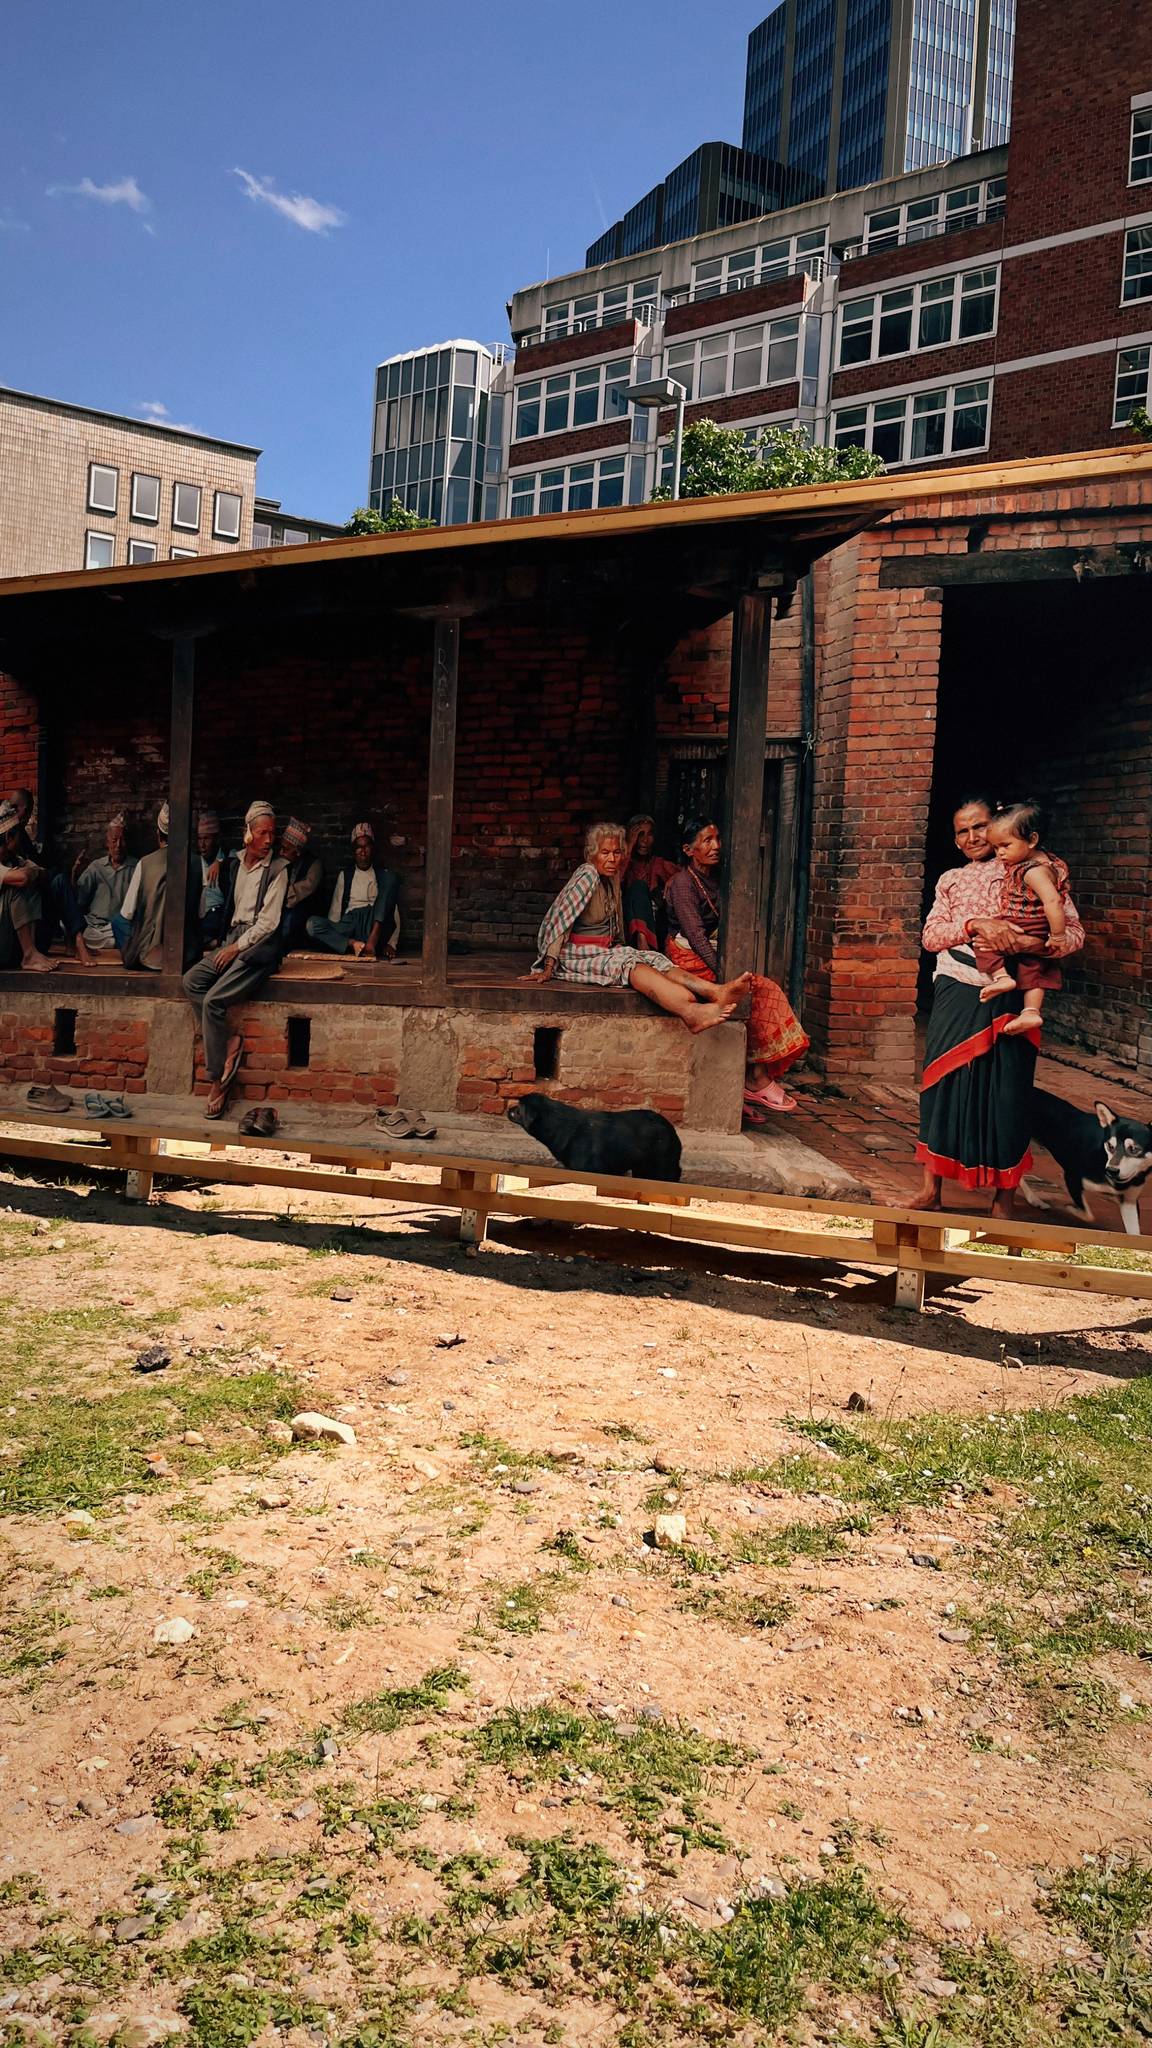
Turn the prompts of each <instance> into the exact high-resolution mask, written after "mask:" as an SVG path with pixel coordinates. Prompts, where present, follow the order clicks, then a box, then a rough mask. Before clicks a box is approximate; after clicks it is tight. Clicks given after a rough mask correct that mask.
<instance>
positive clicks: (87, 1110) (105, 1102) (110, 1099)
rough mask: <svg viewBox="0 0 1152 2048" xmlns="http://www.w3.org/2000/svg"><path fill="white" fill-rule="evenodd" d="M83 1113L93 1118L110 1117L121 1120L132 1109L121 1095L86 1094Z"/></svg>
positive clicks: (127, 1115) (128, 1114) (129, 1113)
mask: <svg viewBox="0 0 1152 2048" xmlns="http://www.w3.org/2000/svg"><path fill="white" fill-rule="evenodd" d="M84 1114H85V1116H90V1117H92V1118H93V1119H95V1118H101V1119H103V1118H105V1117H112V1118H113V1119H120V1120H123V1119H125V1118H127V1117H130V1116H131V1114H132V1111H131V1110H130V1109H129V1107H128V1104H127V1103H126V1102H125V1100H124V1097H123V1096H122V1095H86V1096H85V1097H84Z"/></svg>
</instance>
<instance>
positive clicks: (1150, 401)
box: [1112, 344, 1152, 427]
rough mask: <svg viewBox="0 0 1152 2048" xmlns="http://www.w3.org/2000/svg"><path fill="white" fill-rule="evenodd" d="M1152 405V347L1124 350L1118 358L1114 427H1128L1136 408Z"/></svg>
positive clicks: (1113, 415)
mask: <svg viewBox="0 0 1152 2048" xmlns="http://www.w3.org/2000/svg"><path fill="white" fill-rule="evenodd" d="M1138 405H1142V406H1144V407H1148V406H1150V405H1152V347H1149V346H1148V345H1147V344H1145V345H1144V346H1143V347H1141V348H1122V349H1121V350H1120V353H1119V355H1118V356H1117V358H1116V402H1115V406H1114V408H1113V413H1112V424H1113V426H1114V427H1126V426H1127V425H1128V422H1129V420H1130V419H1131V417H1132V413H1133V410H1134V408H1135V407H1136V406H1138Z"/></svg>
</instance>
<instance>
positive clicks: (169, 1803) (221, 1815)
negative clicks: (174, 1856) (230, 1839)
mask: <svg viewBox="0 0 1152 2048" xmlns="http://www.w3.org/2000/svg"><path fill="white" fill-rule="evenodd" d="M241 1783H242V1781H241V1778H240V1774H239V1772H238V1771H237V1769H236V1767H235V1765H234V1764H231V1763H228V1762H226V1761H220V1762H217V1763H211V1764H208V1765H207V1766H206V1767H205V1768H204V1770H203V1771H202V1772H197V1770H196V1766H195V1765H194V1764H193V1765H190V1766H188V1768H187V1773H186V1776H185V1779H184V1781H183V1782H180V1781H177V1782H175V1783H173V1784H171V1785H167V1786H166V1787H165V1788H164V1790H163V1791H162V1792H160V1793H159V1794H158V1795H157V1797H156V1798H155V1800H154V1801H153V1807H154V1810H155V1812H156V1813H158V1814H159V1816H160V1819H161V1820H162V1821H163V1822H164V1825H165V1827H169V1828H182V1829H187V1830H188V1832H189V1833H190V1834H194V1835H201V1834H207V1833H208V1832H209V1831H211V1832H213V1833H215V1834H226V1833H230V1832H231V1830H232V1829H233V1828H235V1827H237V1826H238V1825H239V1823H240V1821H241V1819H242V1818H243V1814H244V1806H243V1801H242V1798H241Z"/></svg>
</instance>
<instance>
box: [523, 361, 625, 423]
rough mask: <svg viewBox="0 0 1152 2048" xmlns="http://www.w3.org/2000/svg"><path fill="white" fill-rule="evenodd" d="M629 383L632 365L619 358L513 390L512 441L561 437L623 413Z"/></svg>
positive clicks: (569, 371) (535, 381)
mask: <svg viewBox="0 0 1152 2048" xmlns="http://www.w3.org/2000/svg"><path fill="white" fill-rule="evenodd" d="M631 381H632V362H631V358H630V357H628V356H622V357H620V358H619V360H618V361H616V362H614V363H598V364H597V365H596V367H595V368H594V369H587V370H565V371H563V372H561V373H560V374H558V375H557V376H555V377H543V378H539V377H538V378H535V379H534V380H533V382H532V383H530V384H518V385H517V387H516V423H515V426H514V428H513V434H512V438H513V440H514V441H526V440H530V439H532V437H533V436H534V435H536V434H540V433H544V434H558V433H563V432H564V431H565V430H566V429H567V428H569V427H592V426H595V424H596V422H597V420H602V419H604V420H606V419H612V418H615V417H617V416H618V415H620V414H623V413H626V412H627V410H628V401H627V399H626V398H625V396H624V393H625V391H626V390H627V388H628V386H629V384H630V383H631Z"/></svg>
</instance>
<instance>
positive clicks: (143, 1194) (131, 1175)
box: [116, 1138, 164, 1202]
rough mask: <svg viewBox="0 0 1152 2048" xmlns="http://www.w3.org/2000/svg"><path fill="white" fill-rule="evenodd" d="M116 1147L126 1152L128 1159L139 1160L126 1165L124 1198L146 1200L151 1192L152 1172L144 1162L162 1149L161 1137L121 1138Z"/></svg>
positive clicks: (130, 1200)
mask: <svg viewBox="0 0 1152 2048" xmlns="http://www.w3.org/2000/svg"><path fill="white" fill-rule="evenodd" d="M116 1149H117V1150H118V1151H120V1152H122V1153H124V1154H126V1155H127V1158H128V1159H138V1160H139V1161H140V1164H139V1166H129V1167H128V1178H127V1180H126V1182H125V1184H124V1194H125V1198H126V1200H128V1201H129V1202H146V1201H148V1199H149V1197H150V1196H151V1193H152V1174H151V1172H150V1170H149V1166H148V1165H147V1164H145V1162H146V1161H149V1162H150V1161H151V1160H153V1159H155V1157H156V1155H157V1153H158V1152H162V1151H163V1149H164V1141H163V1139H162V1138H121V1139H119V1140H118V1142H117V1148H116Z"/></svg>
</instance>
